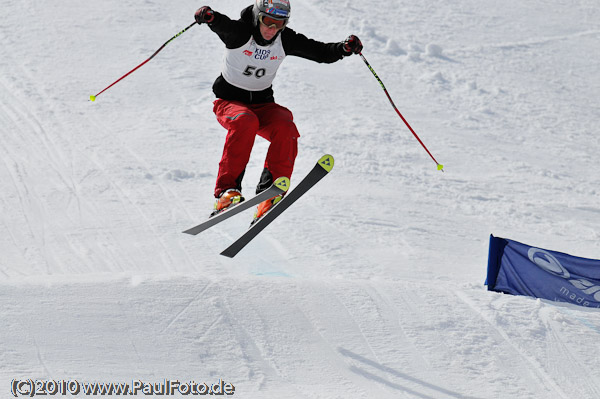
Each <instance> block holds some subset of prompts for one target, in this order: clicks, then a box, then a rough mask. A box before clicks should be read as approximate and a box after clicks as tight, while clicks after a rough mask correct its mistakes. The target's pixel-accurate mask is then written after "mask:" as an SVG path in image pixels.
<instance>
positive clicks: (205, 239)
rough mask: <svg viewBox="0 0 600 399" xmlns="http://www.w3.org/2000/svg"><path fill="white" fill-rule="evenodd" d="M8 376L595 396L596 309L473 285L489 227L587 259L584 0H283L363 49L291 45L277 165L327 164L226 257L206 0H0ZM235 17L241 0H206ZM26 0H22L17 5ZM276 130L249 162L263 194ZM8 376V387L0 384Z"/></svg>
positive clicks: (230, 228)
mask: <svg viewBox="0 0 600 399" xmlns="http://www.w3.org/2000/svg"><path fill="white" fill-rule="evenodd" d="M0 4H1V5H2V9H3V10H4V11H5V12H4V17H3V20H2V22H0V39H2V43H3V47H2V50H0V53H1V54H2V57H0V70H1V71H2V73H1V74H0V134H1V135H2V140H0V157H1V159H2V161H1V162H0V185H1V186H0V191H1V192H2V194H1V195H0V210H1V214H0V254H1V255H0V301H1V302H2V303H3V307H2V310H0V326H1V327H0V359H2V361H1V362H0V390H4V392H5V394H6V392H8V389H9V388H8V387H9V382H10V381H11V380H12V379H13V378H53V379H63V378H64V379H81V380H82V381H110V380H114V381H118V382H127V381H131V380H132V379H142V380H146V381H149V382H156V381H161V380H163V379H164V378H176V379H179V380H186V379H194V380H196V381H206V382H211V383H212V382H216V381H217V380H218V379H219V378H223V379H224V380H226V381H228V382H231V383H233V384H234V385H235V386H236V393H235V396H236V397H238V396H239V397H242V398H254V397H262V398H281V397H286V398H323V399H330V398H347V397H352V398H419V399H420V398H424V399H431V398H435V399H438V398H440V399H442V398H443V399H446V398H457V399H484V398H486V399H487V398H496V397H502V398H518V399H542V398H544V399H545V398H564V399H580V398H596V397H600V377H599V375H600V374H598V372H597V370H599V369H600V347H599V346H598V345H597V342H598V338H599V335H600V313H598V311H597V309H585V308H579V307H576V306H570V305H565V304H559V303H552V302H547V301H540V300H534V299H531V298H519V297H511V296H506V295H499V294H496V293H489V292H487V291H486V290H485V288H484V287H483V286H482V285H481V282H482V281H483V280H484V279H485V272H486V270H485V266H486V262H487V244H488V238H489V234H490V233H493V234H495V235H498V236H506V237H510V238H513V239H516V240H519V241H523V242H526V243H530V244H533V245H540V246H541V247H547V248H553V249H556V250H559V251H562V252H567V253H572V254H574V255H578V256H583V257H589V258H598V257H600V230H599V229H598V226H599V225H600V206H599V205H598V203H599V200H600V191H599V189H598V187H599V185H600V178H599V177H598V174H597V173H595V169H594V166H595V163H596V157H597V152H598V151H597V149H598V148H599V147H600V138H599V137H598V135H597V134H596V130H597V123H598V120H600V107H599V106H598V103H597V98H598V93H600V75H599V73H600V68H599V66H600V53H599V52H598V51H597V48H598V41H599V39H600V23H599V22H598V21H600V9H599V8H598V6H597V1H596V0H582V1H577V2H574V1H561V0H553V1H551V2H550V3H547V2H546V3H543V2H541V1H531V2H527V3H523V2H518V1H516V0H510V1H508V2H504V3H497V2H491V1H483V2H482V1H474V0H461V1H460V2H458V3H453V4H448V3H447V2H443V1H441V0H434V1H428V2H426V3H415V2H406V1H403V0H399V1H394V2H392V3H389V4H387V5H386V6H385V7H384V8H377V7H375V8H373V7H370V8H369V9H366V8H365V7H364V5H361V4H358V3H356V2H350V1H348V0H340V1H330V2H317V1H314V0H307V1H305V2H301V3H298V2H296V3H294V6H293V7H294V13H293V19H292V20H291V22H290V27H291V28H293V29H296V30H298V31H299V32H302V33H305V34H307V35H308V36H310V37H313V38H315V39H318V40H322V41H340V40H343V39H344V38H345V37H347V36H348V35H349V34H350V33H355V34H357V35H358V36H359V37H360V38H361V39H362V41H363V43H364V45H365V49H364V51H363V54H364V55H365V56H366V58H367V59H368V60H369V62H370V63H371V65H372V67H373V68H374V69H375V71H376V72H377V74H378V75H379V77H380V78H381V79H382V80H383V82H384V83H385V85H386V87H387V89H388V91H389V93H390V95H391V96H392V98H393V99H394V102H395V103H396V105H397V106H398V108H399V109H400V111H401V112H402V114H403V115H404V116H405V117H406V119H407V120H408V121H409V122H410V124H411V126H413V128H414V129H415V130H416V132H417V133H418V134H419V136H420V137H421V139H422V140H423V142H424V143H425V144H426V145H427V146H428V148H429V149H430V150H431V152H432V154H434V155H435V156H436V158H437V159H438V161H440V162H441V163H442V164H444V165H445V168H444V169H445V173H440V172H437V171H436V170H435V165H434V164H433V162H432V160H431V159H429V158H428V156H427V154H426V153H425V151H423V149H422V148H421V147H420V145H419V144H418V142H417V141H416V140H415V139H414V137H413V136H412V134H411V133H410V132H409V131H408V129H407V128H406V127H405V126H404V124H403V123H402V121H401V120H400V119H399V118H398V117H397V115H396V114H395V112H394V111H393V109H392V108H391V107H390V105H389V103H388V102H387V99H386V98H385V94H384V93H383V91H382V90H381V87H380V86H379V84H378V83H377V81H376V80H375V79H374V78H373V76H372V75H371V72H370V71H369V70H368V69H367V68H366V66H365V65H364V63H363V62H362V60H361V59H360V58H359V57H349V58H347V59H345V60H343V61H341V62H339V63H335V64H332V65H323V64H321V65H317V64H314V63H311V62H308V61H306V60H302V59H298V58H295V57H289V59H287V60H286V62H285V65H283V66H282V68H281V70H280V71H279V73H278V77H277V79H276V80H275V83H274V89H275V97H276V99H277V101H278V102H279V103H281V104H282V105H284V106H287V107H289V108H290V109H291V110H292V111H293V112H294V117H295V121H296V123H297V125H298V128H299V130H300V134H301V138H300V140H299V145H300V153H299V156H298V159H297V161H296V169H295V172H294V176H292V184H294V182H295V181H298V180H299V179H300V178H301V177H302V176H303V175H304V174H306V173H307V172H308V170H310V168H311V167H312V165H314V162H315V160H316V159H318V157H320V156H321V155H322V154H324V153H331V154H332V155H333V156H334V157H335V161H336V163H335V167H334V169H333V171H332V172H331V173H330V174H329V175H328V176H327V177H326V178H325V179H324V180H323V181H322V182H321V183H319V184H318V185H317V186H315V187H314V188H313V189H312V190H311V191H310V193H309V194H307V195H306V196H305V197H303V198H301V199H300V200H299V201H298V202H297V204H295V205H294V206H292V207H291V208H290V209H289V210H287V211H286V212H285V213H284V214H283V215H282V216H281V217H280V218H278V219H277V220H276V221H275V222H274V223H273V224H272V225H270V226H269V227H268V228H267V229H266V230H265V231H264V232H263V233H261V235H260V236H259V237H258V238H257V239H256V240H254V241H253V242H252V243H251V244H250V245H249V246H248V247H246V248H245V249H244V250H243V251H242V252H241V253H240V254H239V255H238V256H237V257H236V258H235V259H234V260H230V259H224V258H222V257H220V256H219V255H218V254H219V253H220V252H221V251H222V250H223V249H224V248H225V247H227V245H229V244H230V243H231V242H232V241H233V240H234V239H235V238H236V237H238V236H239V235H240V234H241V233H243V231H244V230H245V229H246V228H247V226H248V224H249V222H250V218H251V214H250V212H249V213H248V214H242V215H239V216H236V217H235V218H232V219H231V220H228V221H226V222H224V223H222V224H220V225H219V226H217V227H214V228H212V229H210V230H208V231H206V232H203V233H202V234H201V235H200V236H197V237H189V236H187V235H184V234H181V231H183V230H185V229H186V228H189V227H190V226H192V225H194V224H196V223H198V222H199V221H201V220H202V219H203V218H204V217H206V216H207V214H208V213H210V210H211V206H212V201H213V199H212V190H213V184H214V179H215V176H216V172H217V166H218V162H219V158H220V154H221V150H222V145H223V141H224V137H225V135H224V130H223V129H222V127H221V126H220V125H219V124H218V122H217V121H216V120H215V118H214V115H213V114H212V100H213V95H212V92H211V85H212V82H213V80H214V78H215V77H216V76H217V75H218V73H219V69H220V64H221V55H222V51H223V45H222V44H221V43H220V41H219V40H218V38H217V37H216V35H214V34H213V33H211V32H210V31H209V30H208V28H207V27H206V26H194V27H193V28H191V29H190V30H189V31H188V32H186V33H185V34H184V35H181V36H180V37H178V38H177V40H175V41H173V42H172V43H170V44H169V45H168V46H167V47H166V48H165V49H164V50H163V51H162V52H161V53H160V54H159V55H158V56H157V57H155V58H154V59H153V60H152V62H150V63H148V64H147V65H145V66H144V67H143V68H141V69H139V70H138V71H136V72H135V73H134V74H132V75H131V76H129V77H128V78H127V79H124V80H123V81H122V82H120V83H118V84H117V85H115V86H114V87H113V88H111V89H110V90H109V91H107V92H106V93H104V94H102V95H101V96H99V97H98V99H97V101H96V102H94V103H92V102H89V101H86V99H87V98H88V97H89V95H90V94H93V93H96V92H98V91H99V90H100V89H101V88H103V87H105V86H106V85H108V84H109V83H111V82H112V81H114V80H115V79H117V78H118V77H120V76H122V75H123V74H124V73H125V72H127V71H128V70H129V69H131V68H133V67H134V66H136V65H138V64H139V63H140V62H142V61H143V60H144V59H146V58H147V57H148V56H149V55H150V54H152V52H153V51H155V50H156V48H158V46H160V45H161V44H162V43H164V41H165V40H167V39H168V38H170V37H172V35H173V34H174V33H176V32H178V31H179V30H180V29H182V28H183V27H185V26H187V25H189V23H191V21H192V19H191V18H192V16H193V12H194V11H195V10H196V9H197V8H198V7H199V6H200V5H201V4H200V5H199V4H194V3H192V2H190V1H184V2H182V3H178V4H177V5H176V6H174V5H173V4H171V3H168V2H166V1H162V0H160V1H152V2H144V3H140V4H133V3H131V2H128V1H125V2H117V1H114V0H109V1H107V2H103V3H97V4H96V3H93V4H91V3H90V4H88V3H81V2H76V1H75V0H67V1H66V2H63V3H61V4H57V5H55V6H52V7H49V6H42V5H39V4H37V3H35V2H32V1H29V0H28V1H26V2H25V3H23V4H22V3H15V2H10V1H8V0H0ZM206 4H208V5H211V6H212V7H213V8H215V9H216V10H219V11H222V12H224V13H226V14H228V15H229V16H231V17H237V15H239V11H240V8H241V5H240V3H239V2H232V1H225V2H214V1H208V2H207V3H206ZM24 5H25V6H24ZM267 148H268V145H267V143H266V142H265V141H264V140H262V139H260V138H259V139H257V141H256V143H255V148H254V152H253V154H252V157H251V160H250V163H249V164H248V168H247V171H246V177H245V180H244V183H243V184H244V186H243V189H244V192H245V194H246V195H251V194H252V193H253V192H254V187H255V184H256V182H257V180H258V178H259V176H260V173H261V171H262V168H263V161H264V156H265V154H266V151H267ZM0 396H1V395H0Z"/></svg>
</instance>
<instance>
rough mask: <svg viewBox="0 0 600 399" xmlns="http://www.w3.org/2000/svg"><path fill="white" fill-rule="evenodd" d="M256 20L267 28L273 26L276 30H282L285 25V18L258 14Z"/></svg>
mask: <svg viewBox="0 0 600 399" xmlns="http://www.w3.org/2000/svg"><path fill="white" fill-rule="evenodd" d="M258 20H259V21H260V23H261V24H263V25H264V26H266V27H267V28H275V29H277V30H282V29H283V28H285V25H287V21H288V20H287V19H275V18H271V17H269V16H267V15H260V16H259V17H258Z"/></svg>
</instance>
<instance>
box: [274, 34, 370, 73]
mask: <svg viewBox="0 0 600 399" xmlns="http://www.w3.org/2000/svg"><path fill="white" fill-rule="evenodd" d="M281 38H282V41H283V49H284V50H285V53H286V55H295V56H297V57H302V58H306V59H309V60H312V61H316V62H323V63H328V64H330V63H332V62H336V61H339V60H341V59H342V58H344V57H346V56H349V55H352V54H358V53H360V52H361V51H362V48H363V46H362V43H361V41H360V39H359V38H358V37H356V36H355V35H350V36H349V37H348V38H347V39H346V40H344V41H343V42H337V43H323V42H319V41H317V40H313V39H309V38H307V37H306V36H304V35H303V34H301V33H297V32H295V31H294V30H292V29H289V28H285V29H284V31H283V32H281Z"/></svg>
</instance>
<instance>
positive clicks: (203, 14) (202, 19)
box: [194, 6, 215, 25]
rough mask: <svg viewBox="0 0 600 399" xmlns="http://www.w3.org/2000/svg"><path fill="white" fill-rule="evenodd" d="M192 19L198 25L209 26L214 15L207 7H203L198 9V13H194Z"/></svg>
mask: <svg viewBox="0 0 600 399" xmlns="http://www.w3.org/2000/svg"><path fill="white" fill-rule="evenodd" d="M194 18H196V22H197V23H198V25H200V24H204V23H206V24H210V23H211V22H212V21H213V20H214V19H215V13H214V12H213V10H212V8H210V7H209V6H203V7H200V8H199V9H198V11H196V14H194Z"/></svg>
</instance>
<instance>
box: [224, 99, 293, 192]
mask: <svg viewBox="0 0 600 399" xmlns="http://www.w3.org/2000/svg"><path fill="white" fill-rule="evenodd" d="M214 105H215V106H214V108H213V111H214V113H215V115H216V116H217V120H218V121H219V123H220V124H221V125H223V127H224V128H225V129H227V138H226V139H225V146H224V148H223V156H222V157H221V162H220V163H219V174H218V177H217V183H216V186H215V197H218V196H219V194H221V193H222V192H223V191H225V190H227V189H229V188H241V177H242V176H243V173H244V171H245V169H246V165H247V164H248V161H249V160H250V153H251V152H252V146H253V145H254V139H255V138H256V135H259V136H260V137H263V138H265V139H266V140H268V141H269V142H270V143H271V144H270V145H269V150H268V152H267V158H266V160H265V168H266V169H267V170H268V171H269V172H270V173H271V175H272V177H273V178H275V179H277V178H279V177H287V178H291V176H292V171H293V169H294V161H295V159H296V155H297V154H298V137H300V134H299V133H298V129H297V128H296V125H295V124H294V117H293V115H292V113H291V112H290V110H288V109H287V108H285V107H282V106H281V105H279V104H275V103H265V104H244V103H241V102H238V101H227V100H223V99H217V100H216V101H215V102H214Z"/></svg>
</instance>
